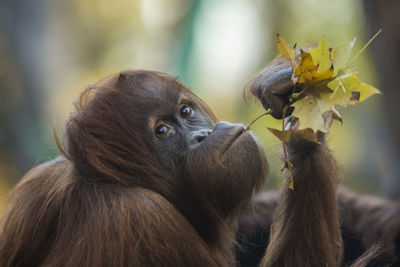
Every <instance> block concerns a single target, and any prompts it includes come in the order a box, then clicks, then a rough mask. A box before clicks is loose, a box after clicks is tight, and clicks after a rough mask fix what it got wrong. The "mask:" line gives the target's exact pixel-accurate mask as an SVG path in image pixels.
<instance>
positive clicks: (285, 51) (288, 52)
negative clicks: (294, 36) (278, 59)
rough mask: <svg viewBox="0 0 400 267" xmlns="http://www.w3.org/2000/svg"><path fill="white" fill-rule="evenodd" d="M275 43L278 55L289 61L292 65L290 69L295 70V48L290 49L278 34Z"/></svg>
mask: <svg viewBox="0 0 400 267" xmlns="http://www.w3.org/2000/svg"><path fill="white" fill-rule="evenodd" d="M276 43H277V46H278V49H279V53H281V55H282V56H283V57H284V58H287V59H290V62H291V63H292V69H296V65H297V63H296V51H295V47H296V45H295V47H291V46H290V45H289V43H288V42H287V41H286V40H285V39H283V38H282V37H281V36H280V35H279V33H277V34H276Z"/></svg>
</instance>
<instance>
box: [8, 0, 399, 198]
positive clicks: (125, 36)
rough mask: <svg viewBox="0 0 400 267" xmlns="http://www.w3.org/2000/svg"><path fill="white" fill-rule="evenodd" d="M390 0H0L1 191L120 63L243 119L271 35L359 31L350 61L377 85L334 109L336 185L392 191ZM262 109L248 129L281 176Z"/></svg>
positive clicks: (395, 129)
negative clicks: (337, 115)
mask: <svg viewBox="0 0 400 267" xmlns="http://www.w3.org/2000/svg"><path fill="white" fill-rule="evenodd" d="M398 14H400V1H398V0H387V1H379V0H375V1H374V0H365V1H362V0H353V1H348V0H336V1H331V0H280V1H272V0H201V1H200V0H141V1H140V0H114V1H108V0H85V1H82V0H56V1H54V0H35V1H31V0H1V1H0V199H4V197H5V196H6V194H7V192H9V190H10V188H11V187H12V186H13V185H14V184H15V183H17V182H18V180H19V179H20V178H21V177H22V176H23V174H24V173H25V172H26V171H27V170H29V169H30V168H32V167H33V166H35V165H37V164H39V163H42V162H44V161H47V160H49V159H52V158H54V157H55V156H56V155H57V154H58V151H57V148H56V145H55V142H54V138H53V136H52V123H53V120H54V121H55V125H56V128H57V130H58V132H59V135H61V136H62V133H63V123H64V121H65V120H66V119H67V117H68V114H69V112H71V111H72V102H73V100H74V99H75V98H77V96H78V95H79V92H81V91H82V90H83V89H84V88H85V87H86V86H87V85H88V84H90V83H92V82H96V81H98V80H99V79H101V78H103V77H104V76H107V75H109V74H111V73H114V72H118V71H121V70H123V69H128V68H135V69H136V68H140V69H151V70H158V71H162V72H167V73H170V74H172V75H176V76H178V77H179V78H180V79H181V80H182V81H183V82H184V83H185V84H186V85H187V86H189V87H190V88H191V89H192V90H193V91H194V92H195V93H196V94H198V95H199V96H200V97H201V98H202V99H203V100H205V101H206V102H207V103H208V104H209V105H210V107H211V108H212V109H213V110H214V112H215V113H216V115H217V117H218V118H219V119H221V120H226V121H232V122H242V123H244V124H247V123H249V122H250V121H251V120H252V119H254V118H255V117H256V116H258V115H260V114H261V113H262V112H263V110H262V108H261V107H260V105H259V104H258V103H256V102H254V103H248V104H246V103H245V102H244V100H243V95H242V91H243V87H244V85H245V84H246V82H247V81H248V80H249V79H250V78H251V76H252V75H253V74H254V73H256V72H257V71H258V70H260V69H261V68H262V67H263V66H264V65H265V64H266V63H267V62H268V61H270V60H271V59H273V58H274V57H275V56H276V55H277V54H278V52H277V48H276V45H275V35H276V33H280V34H281V35H282V36H283V37H284V38H285V39H286V40H287V41H289V43H291V44H294V43H295V42H297V46H298V47H301V46H306V45H309V44H313V43H318V42H319V40H320V39H321V38H322V37H323V36H325V37H326V40H327V42H328V44H329V45H330V46H337V45H340V44H343V43H345V42H348V41H350V40H352V38H353V37H354V36H355V37H356V38H357V41H356V45H355V47H354V49H353V53H355V52H357V51H358V50H359V49H360V48H361V47H362V46H363V45H364V44H365V43H366V42H367V41H368V40H369V38H370V37H371V36H372V35H373V34H374V33H375V32H377V31H378V30H379V29H380V28H382V29H383V32H382V34H381V35H380V36H379V37H378V38H377V39H376V40H375V41H374V42H373V43H372V44H371V45H370V47H369V48H368V49H367V50H366V52H364V53H363V54H362V56H361V57H359V58H358V60H357V61H356V63H355V65H354V67H355V68H356V69H357V70H358V71H359V77H360V79H361V80H362V81H365V82H367V83H370V84H372V85H374V86H375V87H377V88H379V89H380V90H381V91H382V92H383V93H384V94H383V95H382V96H373V97H372V98H370V99H368V100H367V101H365V102H363V103H361V104H359V105H358V106H356V107H349V108H348V109H346V110H343V109H342V110H340V112H341V114H342V116H343V119H344V124H343V125H342V126H341V125H340V124H339V123H337V124H334V125H333V127H332V132H331V134H330V136H329V143H330V146H331V147H332V149H333V150H334V151H335V154H336V157H337V159H338V161H339V163H340V167H341V169H342V172H343V177H342V178H341V179H342V181H343V183H344V184H346V185H348V186H349V187H350V188H353V189H356V190H358V191H361V192H370V193H375V194H380V195H385V196H389V197H391V198H398V197H399V196H400V164H399V163H400V139H399V136H400V119H399V118H398V116H397V112H398V110H397V109H396V106H398V105H399V104H400V88H399V85H400V73H399V71H398V70H400V30H399V28H400V19H399V17H400V16H399V15H398ZM274 125H276V121H274V120H273V119H272V118H263V119H260V120H259V121H258V122H257V123H256V124H255V125H254V126H253V127H252V130H253V132H254V134H255V135H256V136H257V138H258V140H259V141H260V143H261V144H262V145H263V147H264V148H265V151H266V154H267V157H268V159H269V163H270V165H271V171H270V175H269V180H268V182H267V184H266V185H265V186H266V187H267V188H272V187H278V186H279V185H280V183H281V179H280V168H281V162H280V160H279V150H280V142H279V140H278V139H277V138H275V137H273V136H272V135H271V134H270V133H269V132H268V131H267V130H266V126H274Z"/></svg>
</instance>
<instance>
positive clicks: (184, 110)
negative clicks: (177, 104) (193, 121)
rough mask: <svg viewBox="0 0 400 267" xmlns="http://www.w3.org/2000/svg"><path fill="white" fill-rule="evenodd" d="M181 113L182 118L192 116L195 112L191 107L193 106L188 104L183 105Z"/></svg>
mask: <svg viewBox="0 0 400 267" xmlns="http://www.w3.org/2000/svg"><path fill="white" fill-rule="evenodd" d="M179 113H180V115H181V117H182V118H184V119H187V118H190V117H191V116H192V114H193V110H192V109H191V107H189V106H187V105H183V106H182V107H181V110H180V111H179Z"/></svg>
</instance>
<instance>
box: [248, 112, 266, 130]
mask: <svg viewBox="0 0 400 267" xmlns="http://www.w3.org/2000/svg"><path fill="white" fill-rule="evenodd" d="M270 114H272V109H270V108H269V109H268V110H267V111H266V112H265V113H263V114H261V115H260V116H258V117H257V118H255V119H254V120H253V121H252V122H250V123H249V124H248V125H247V126H246V128H245V130H246V131H248V130H250V127H251V125H253V124H254V123H255V122H256V121H257V120H258V119H259V118H262V117H264V116H266V115H270Z"/></svg>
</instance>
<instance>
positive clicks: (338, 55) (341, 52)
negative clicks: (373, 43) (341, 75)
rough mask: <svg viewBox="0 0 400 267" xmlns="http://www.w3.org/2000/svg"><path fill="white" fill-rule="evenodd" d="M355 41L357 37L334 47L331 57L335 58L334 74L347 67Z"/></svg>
mask: <svg viewBox="0 0 400 267" xmlns="http://www.w3.org/2000/svg"><path fill="white" fill-rule="evenodd" d="M355 41H356V38H355V37H354V38H353V40H352V41H350V42H348V43H346V44H343V45H340V46H337V47H334V48H332V52H331V57H332V60H333V66H334V68H335V73H334V75H336V74H338V72H339V71H341V70H343V69H344V68H345V67H346V65H347V63H348V61H349V58H350V54H351V49H352V48H353V46H354V43H355Z"/></svg>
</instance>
